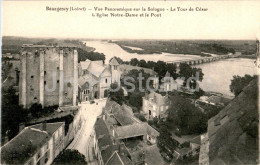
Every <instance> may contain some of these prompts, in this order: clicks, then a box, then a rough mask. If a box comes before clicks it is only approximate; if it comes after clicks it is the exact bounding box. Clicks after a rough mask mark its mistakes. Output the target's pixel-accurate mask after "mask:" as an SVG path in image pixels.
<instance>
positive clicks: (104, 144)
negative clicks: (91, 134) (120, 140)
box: [95, 118, 131, 165]
mask: <svg viewBox="0 0 260 165" xmlns="http://www.w3.org/2000/svg"><path fill="white" fill-rule="evenodd" d="M95 132H96V138H97V143H98V147H99V150H100V152H101V156H102V159H103V162H104V164H111V163H112V164H113V163H115V162H121V163H122V162H123V164H124V165H129V164H131V161H130V159H128V158H127V157H125V156H123V155H121V154H118V155H116V157H114V156H115V155H114V154H115V152H118V151H119V144H114V143H113V141H112V138H111V136H110V134H109V130H108V128H107V125H106V123H105V121H104V120H103V119H102V118H98V119H97V121H96V123H95ZM117 156H119V158H117ZM129 162H130V163H129ZM112 164H111V165H112Z"/></svg>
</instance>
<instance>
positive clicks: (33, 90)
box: [19, 46, 78, 108]
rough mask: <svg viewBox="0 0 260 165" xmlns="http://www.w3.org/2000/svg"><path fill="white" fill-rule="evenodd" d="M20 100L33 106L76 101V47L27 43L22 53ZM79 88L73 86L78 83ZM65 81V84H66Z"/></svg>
mask: <svg viewBox="0 0 260 165" xmlns="http://www.w3.org/2000/svg"><path fill="white" fill-rule="evenodd" d="M21 54H22V55H21V71H20V77H21V78H20V81H19V91H20V95H19V104H20V105H24V107H25V108H29V107H30V106H31V105H32V104H34V103H40V104H42V105H43V106H52V105H60V106H62V105H72V104H73V105H76V97H77V93H78V89H77V87H78V54H77V51H76V50H75V52H74V50H73V48H60V47H57V48H56V47H47V46H39V47H37V46H35V47H33V46H32V47H24V48H23V49H22V53H21ZM73 84H75V85H76V88H75V89H74V90H73V87H74V85H73ZM62 85H63V88H62Z"/></svg>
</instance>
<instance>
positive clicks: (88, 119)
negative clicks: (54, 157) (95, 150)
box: [67, 99, 106, 162]
mask: <svg viewBox="0 0 260 165" xmlns="http://www.w3.org/2000/svg"><path fill="white" fill-rule="evenodd" d="M105 104H106V100H105V99H104V100H95V103H93V104H90V103H81V104H79V107H80V108H81V110H82V119H83V121H84V123H83V126H82V127H81V129H80V131H79V132H78V133H77V135H76V136H75V138H74V140H73V141H72V143H71V144H70V145H69V146H68V148H67V149H75V150H78V151H79V152H80V153H82V154H83V155H85V157H86V158H87V161H88V162H89V161H93V156H92V154H91V153H92V147H89V146H90V145H92V144H91V143H93V136H92V134H93V132H94V129H93V128H94V124H95V122H96V119H97V116H99V115H100V114H101V112H102V108H103V107H104V106H105Z"/></svg>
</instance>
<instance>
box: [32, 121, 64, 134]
mask: <svg viewBox="0 0 260 165" xmlns="http://www.w3.org/2000/svg"><path fill="white" fill-rule="evenodd" d="M63 124H64V122H57V123H46V132H48V133H49V134H50V135H52V134H53V133H54V132H56V130H57V129H58V128H60V127H61V126H62V125H63ZM43 125H44V124H43V123H40V124H36V125H32V126H30V127H29V128H35V129H38V130H41V131H43Z"/></svg>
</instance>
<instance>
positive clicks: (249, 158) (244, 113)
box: [208, 79, 259, 164]
mask: <svg viewBox="0 0 260 165" xmlns="http://www.w3.org/2000/svg"><path fill="white" fill-rule="evenodd" d="M257 91H258V90H257V80H256V79H255V80H253V81H251V82H250V84H249V85H248V86H247V87H245V88H244V89H243V91H242V92H241V93H240V94H239V95H238V96H237V97H236V98H235V99H233V100H232V101H231V102H230V103H229V104H228V105H227V106H226V107H225V108H224V109H223V110H221V111H220V112H219V114H217V115H216V116H214V117H213V118H211V119H210V120H209V121H208V136H209V163H210V164H212V163H213V164H214V162H219V161H220V160H221V161H224V162H225V163H226V164H241V162H243V163H242V164H256V159H257V157H258V147H257V146H258V144H257V143H256V138H257V135H256V133H255V131H256V132H257V129H258V128H256V127H257V125H258V123H259V118H258V111H257V101H258V100H257ZM254 130H255V131H254ZM255 136H256V137H255Z"/></svg>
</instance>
